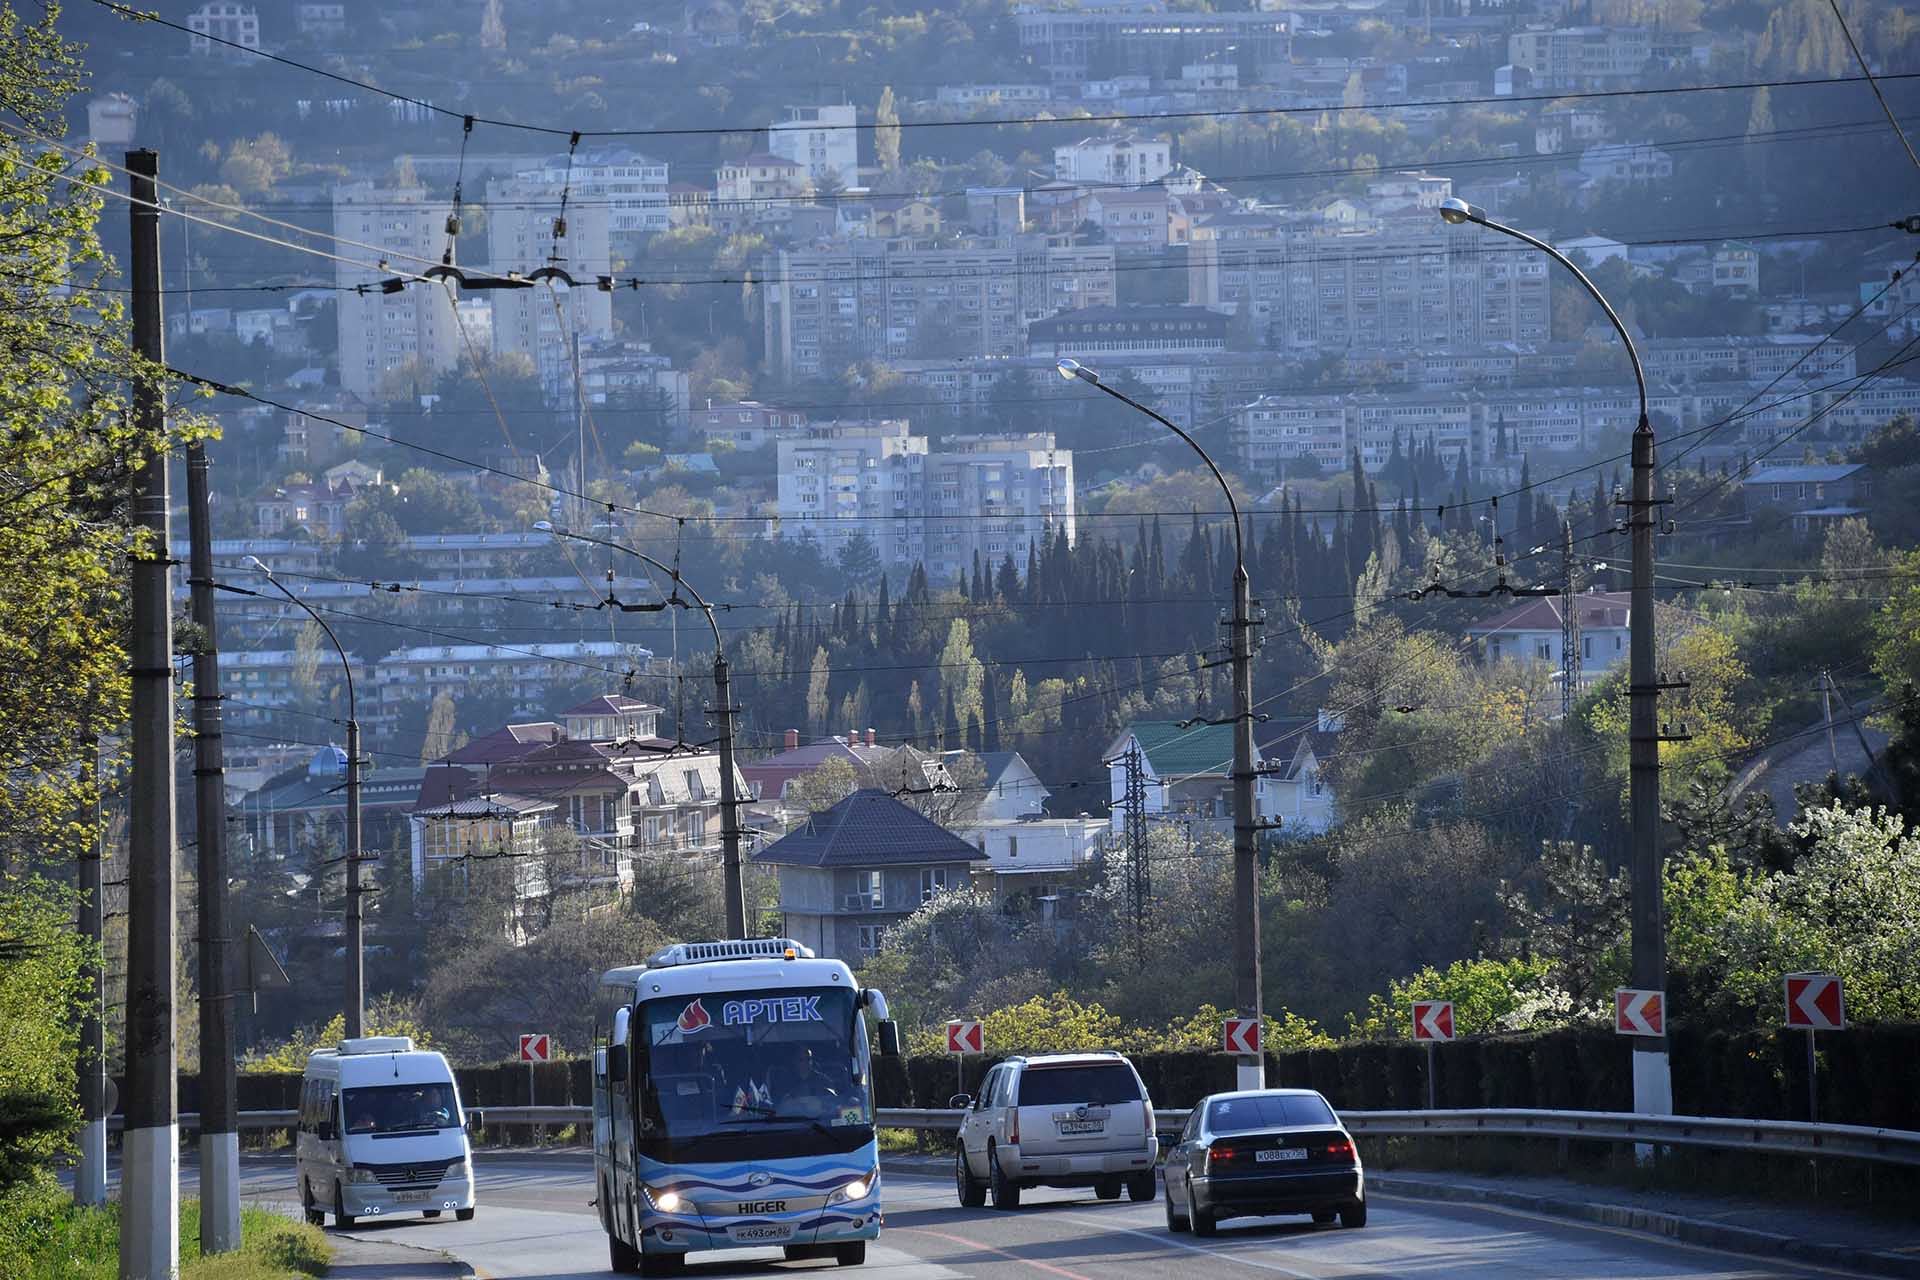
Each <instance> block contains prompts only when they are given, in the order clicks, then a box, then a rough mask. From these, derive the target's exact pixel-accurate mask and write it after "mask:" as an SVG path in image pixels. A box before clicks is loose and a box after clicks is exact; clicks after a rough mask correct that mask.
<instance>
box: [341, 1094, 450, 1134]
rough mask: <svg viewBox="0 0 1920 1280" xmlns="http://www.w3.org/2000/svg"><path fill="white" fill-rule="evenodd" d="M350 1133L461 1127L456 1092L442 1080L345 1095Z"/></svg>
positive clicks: (344, 1104) (420, 1130) (345, 1108)
mask: <svg viewBox="0 0 1920 1280" xmlns="http://www.w3.org/2000/svg"><path fill="white" fill-rule="evenodd" d="M341 1099H342V1103H343V1106H342V1108H341V1109H342V1110H343V1111H344V1112H345V1113H346V1117H347V1132H348V1133H371V1134H374V1135H376V1136H378V1135H380V1134H387V1133H430V1132H433V1131H435V1130H439V1129H457V1128H459V1126H460V1117H459V1115H458V1114H457V1112H456V1111H455V1110H454V1105H453V1095H452V1092H451V1091H450V1090H449V1089H448V1088H447V1086H445V1085H442V1084H383V1085H376V1086H372V1087H369V1088H361V1089H348V1090H347V1091H346V1092H345V1093H343V1094H342V1095H341Z"/></svg>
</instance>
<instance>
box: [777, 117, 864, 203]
mask: <svg viewBox="0 0 1920 1280" xmlns="http://www.w3.org/2000/svg"><path fill="white" fill-rule="evenodd" d="M857 119H858V112H857V111H856V109H855V108H854V107H851V106H841V107H788V108H787V109H786V114H785V118H784V119H780V120H776V121H774V122H773V123H772V124H770V125H768V126H767V150H769V151H771V152H772V153H773V154H774V155H777V156H780V157H781V158H783V159H786V160H791V161H792V162H793V163H795V164H797V165H800V166H802V167H803V168H805V169H806V171H807V176H808V177H809V178H812V179H813V180H814V181H815V182H818V181H819V180H820V179H821V178H823V177H825V176H826V175H827V174H829V173H831V174H833V175H834V176H835V177H837V178H839V180H840V185H841V186H842V187H855V186H858V185H860V131H859V130H858V129H855V128H854V127H853V126H854V124H855V123H856V121H857Z"/></svg>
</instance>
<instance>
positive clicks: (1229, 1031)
mask: <svg viewBox="0 0 1920 1280" xmlns="http://www.w3.org/2000/svg"><path fill="white" fill-rule="evenodd" d="M1220 1039H1221V1040H1222V1041H1223V1042H1224V1043H1225V1045H1226V1050H1227V1052H1228V1053H1259V1052H1260V1021H1259V1019H1257V1018H1227V1019H1225V1020H1224V1021H1223V1022H1221V1024H1220Z"/></svg>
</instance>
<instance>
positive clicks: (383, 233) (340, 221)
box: [333, 182, 465, 402]
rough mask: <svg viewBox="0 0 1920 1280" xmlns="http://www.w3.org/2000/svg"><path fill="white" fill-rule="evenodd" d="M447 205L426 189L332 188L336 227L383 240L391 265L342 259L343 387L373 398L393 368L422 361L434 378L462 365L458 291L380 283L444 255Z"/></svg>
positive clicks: (359, 254)
mask: <svg viewBox="0 0 1920 1280" xmlns="http://www.w3.org/2000/svg"><path fill="white" fill-rule="evenodd" d="M447 213H448V209H447V206H446V205H445V204H444V203H442V202H441V201H440V199H439V198H438V197H435V198H434V199H433V201H432V203H429V198H428V195H427V193H426V192H425V191H423V190H421V189H419V188H417V187H410V188H406V189H398V188H380V187H375V186H374V185H372V184H371V183H364V182H363V183H352V184H348V185H344V186H339V187H335V188H334V192H333V231H334V234H335V235H337V236H340V237H341V238H343V239H348V240H357V241H359V242H361V243H362V244H374V245H379V246H380V248H381V249H382V250H384V251H385V252H386V253H387V254H388V255H389V257H388V266H387V267H386V268H385V269H382V268H380V267H378V266H365V267H363V266H356V265H354V264H353V263H350V262H336V263H335V264H334V268H333V278H334V283H335V284H336V285H338V286H339V294H338V304H337V305H338V322H337V323H338V330H339V338H340V386H341V389H342V390H344V391H347V392H350V393H351V394H353V395H356V396H358V397H360V398H361V399H362V400H366V401H369V402H371V401H374V400H377V399H378V398H379V396H378V394H377V393H378V392H379V389H380V381H381V379H382V378H383V377H385V375H386V374H387V373H388V371H390V370H392V369H396V368H399V367H400V366H402V365H404V364H407V363H409V362H410V361H418V362H419V364H420V367H421V371H422V373H423V374H424V375H425V376H426V377H428V378H433V377H437V376H438V375H440V374H442V373H445V372H447V371H448V370H450V369H453V368H456V367H458V365H459V363H460V357H461V355H462V353H463V352H464V351H465V344H464V343H463V342H462V340H461V336H460V320H459V316H458V312H457V298H456V297H455V296H454V295H453V294H452V293H450V292H449V291H450V290H451V289H452V286H451V285H450V284H449V285H445V286H443V285H440V284H422V283H414V284H409V285H406V286H404V287H402V288H400V289H398V290H397V291H395V292H392V293H388V292H385V291H384V290H382V289H380V288H378V287H374V288H370V289H367V290H366V291H365V292H359V291H357V290H358V286H361V285H374V286H378V285H379V283H380V282H381V281H382V280H386V279H392V278H396V277H395V273H396V272H400V271H420V270H423V269H424V267H425V265H426V264H429V263H434V262H438V261H440V258H441V255H442V254H443V253H444V252H445V251H446V248H447V231H446V219H447ZM342 256H343V257H348V258H354V259H356V260H359V259H364V258H370V257H372V256H373V255H372V253H371V252H369V251H367V250H351V249H350V247H349V250H348V251H343V254H342Z"/></svg>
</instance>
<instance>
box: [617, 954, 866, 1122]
mask: <svg viewBox="0 0 1920 1280" xmlns="http://www.w3.org/2000/svg"><path fill="white" fill-rule="evenodd" d="M633 1039H634V1058H635V1061H636V1063H637V1064H639V1069H638V1070H637V1071H636V1076H637V1077H638V1083H639V1084H640V1089H639V1091H638V1092H639V1098H638V1104H639V1116H638V1134H637V1137H638V1146H639V1148H640V1150H641V1151H642V1152H643V1153H644V1154H646V1155H648V1156H651V1157H653V1158H654V1159H659V1160H700V1159H729V1158H735V1157H738V1156H739V1155H741V1154H742V1153H743V1151H745V1150H750V1149H753V1148H756V1147H757V1148H760V1149H762V1150H764V1149H765V1148H766V1147H767V1146H768V1145H769V1140H770V1139H771V1141H772V1144H773V1145H774V1146H775V1147H776V1148H777V1149H778V1152H779V1153H780V1154H782V1155H795V1156H802V1155H823V1154H829V1153H836V1152H843V1151H851V1150H854V1149H855V1148H856V1147H859V1146H862V1145H864V1144H865V1143H867V1142H868V1141H870V1140H871V1139H872V1137H873V1104H872V1100H871V1095H870V1094H869V1091H868V1076H867V1069H868V1061H867V1032H866V1023H865V1021H864V1020H863V1019H862V1018H861V1017H860V1015H859V1014H858V1013H857V1012H856V1011H855V1009H854V1005H853V993H852V992H851V991H848V990H846V989H845V988H827V989H824V990H822V989H819V988H808V989H792V990H785V991H737V992H708V993H705V994H702V995H700V996H698V997H689V996H675V997H672V998H669V999H662V1000H651V1001H648V1002H646V1003H645V1004H643V1005H641V1006H640V1011H639V1016H638V1017H637V1018H636V1019H635V1026H634V1033H633Z"/></svg>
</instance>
